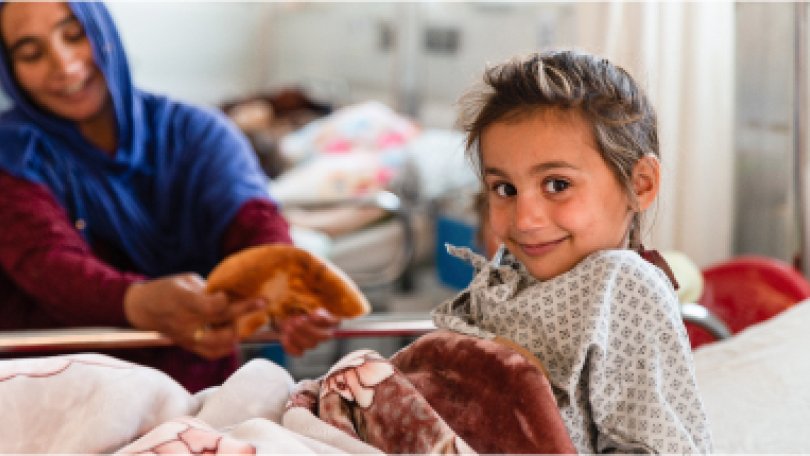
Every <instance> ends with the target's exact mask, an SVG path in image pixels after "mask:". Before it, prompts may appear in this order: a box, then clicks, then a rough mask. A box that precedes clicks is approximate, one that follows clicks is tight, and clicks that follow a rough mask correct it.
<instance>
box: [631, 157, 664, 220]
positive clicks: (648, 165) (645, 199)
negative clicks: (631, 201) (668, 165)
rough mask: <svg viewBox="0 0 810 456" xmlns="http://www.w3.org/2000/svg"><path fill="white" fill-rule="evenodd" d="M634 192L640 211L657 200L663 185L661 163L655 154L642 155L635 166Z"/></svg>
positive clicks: (633, 177) (633, 176)
mask: <svg viewBox="0 0 810 456" xmlns="http://www.w3.org/2000/svg"><path fill="white" fill-rule="evenodd" d="M631 179H632V182H633V192H634V193H635V195H636V202H637V203H638V208H637V210H638V211H644V210H646V209H647V208H648V207H650V205H651V204H652V203H653V201H655V198H656V197H657V196H658V190H659V188H660V186H661V163H660V162H659V161H658V158H657V157H656V156H655V155H652V154H647V155H645V156H643V157H641V158H640V159H639V160H638V162H636V165H635V166H634V167H633V175H632V177H631Z"/></svg>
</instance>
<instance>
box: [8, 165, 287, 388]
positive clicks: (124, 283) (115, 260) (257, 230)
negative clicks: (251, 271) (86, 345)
mask: <svg viewBox="0 0 810 456" xmlns="http://www.w3.org/2000/svg"><path fill="white" fill-rule="evenodd" d="M0 226H2V228H0V330H15V329H42V328H66V327H74V326H120V327H128V326H130V325H129V322H127V320H126V318H125V315H124V308H123V298H124V293H125V292H126V290H127V287H129V285H130V284H132V283H133V282H134V281H137V280H142V279H145V277H144V276H143V275H141V274H139V273H138V272H137V271H135V270H134V267H133V266H132V263H131V261H130V260H129V259H128V258H127V256H126V255H125V254H124V253H123V252H122V251H120V250H118V249H116V248H115V247H114V246H112V245H110V244H105V243H103V242H94V245H93V247H92V248H91V247H90V245H89V244H88V243H87V242H86V241H85V240H84V238H83V237H82V236H81V234H79V231H78V230H77V229H76V228H75V227H74V225H73V223H72V222H71V220H70V219H69V218H68V214H67V213H66V212H65V210H64V208H62V206H61V205H60V204H59V203H58V202H57V201H56V199H55V198H54V197H53V195H52V194H51V192H50V190H48V188H47V187H45V186H43V185H39V184H35V183H31V182H29V181H26V180H23V179H19V178H16V177H13V176H11V175H9V174H7V173H5V172H2V171H0ZM288 229H289V227H288V225H287V223H286V221H285V220H284V219H283V217H282V216H281V214H280V213H279V211H278V209H277V208H276V206H275V205H274V204H273V203H272V202H270V201H267V200H261V199H254V200H250V201H248V202H246V203H245V204H244V205H243V206H242V207H241V208H240V209H239V211H238V212H237V214H236V216H235V217H234V219H233V221H232V222H231V223H230V225H229V226H228V228H227V230H226V231H225V234H224V235H223V238H222V244H221V245H222V254H223V256H225V255H227V254H229V253H232V252H235V251H238V250H240V249H243V248H245V247H249V246H253V245H259V244H267V243H290V242H291V240H290V236H289V231H288ZM178 272H183V271H178ZM105 353H108V354H112V355H114V356H117V357H120V358H123V359H128V360H130V361H134V362H138V363H141V364H145V365H149V366H152V367H156V368H158V369H161V370H163V371H164V372H166V373H168V374H169V375H171V376H173V377H174V378H175V379H176V380H177V381H179V382H180V383H181V384H183V385H184V386H185V387H186V388H188V389H189V390H190V391H192V392H194V391H197V390H199V389H202V388H204V387H206V386H211V385H215V384H219V383H221V382H222V381H223V380H224V379H225V378H227V376H228V375H229V374H230V373H232V372H233V370H234V369H235V368H236V363H237V360H236V357H235V354H234V355H233V356H231V357H228V358H225V359H222V360H217V361H208V360H206V359H204V358H201V357H199V356H197V355H195V354H193V353H190V352H187V351H185V350H182V349H180V348H177V347H168V348H145V349H129V350H116V351H108V352H105ZM34 354H35V355H41V354H42V353H34ZM22 355H29V354H26V353H22V352H20V353H15V354H14V356H22Z"/></svg>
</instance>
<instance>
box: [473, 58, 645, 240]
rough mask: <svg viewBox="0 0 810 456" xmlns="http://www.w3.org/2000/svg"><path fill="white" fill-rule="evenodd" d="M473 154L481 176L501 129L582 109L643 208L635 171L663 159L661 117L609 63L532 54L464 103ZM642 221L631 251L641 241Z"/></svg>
mask: <svg viewBox="0 0 810 456" xmlns="http://www.w3.org/2000/svg"><path fill="white" fill-rule="evenodd" d="M460 105H461V109H460V115H459V124H460V126H461V128H462V129H463V130H464V131H466V132H467V154H468V156H469V158H470V159H471V160H472V162H473V164H474V165H475V166H476V168H478V170H479V173H480V171H481V151H480V139H481V134H482V133H483V131H484V129H486V128H487V127H488V126H490V125H492V124H493V123H495V122H499V121H503V120H513V119H516V118H520V117H522V116H526V115H528V114H531V113H533V112H535V111H537V110H542V109H546V108H559V109H578V110H580V111H581V112H582V113H583V114H584V115H585V116H586V118H587V119H588V120H589V121H590V122H591V124H592V125H593V131H594V136H595V137H596V142H597V144H598V145H599V152H600V154H601V155H602V159H604V160H605V163H607V165H608V167H609V168H610V170H611V171H612V172H613V174H614V176H615V177H616V179H617V180H618V181H619V182H620V183H621V184H622V185H623V186H624V188H625V191H626V193H627V195H628V197H629V198H630V201H631V202H632V204H633V205H634V206H635V205H636V203H635V193H634V192H633V188H632V181H631V179H632V171H633V167H634V166H635V164H636V163H637V162H638V160H639V159H640V158H642V157H644V156H645V155H647V154H653V155H654V156H655V157H656V158H657V157H659V152H658V128H657V121H656V116H655V111H654V110H653V108H652V106H651V105H650V102H649V100H648V99H647V97H646V96H645V95H644V93H643V92H642V90H641V89H640V88H639V87H638V85H637V84H636V82H635V81H634V80H633V78H632V77H631V76H630V75H629V74H628V73H627V72H626V71H625V70H624V69H622V68H620V67H618V66H615V65H613V64H611V63H610V62H608V61H607V60H605V59H602V58H599V57H595V56H593V55H589V54H585V53H580V52H575V51H557V52H547V53H539V54H531V55H528V56H526V57H522V58H514V59H511V60H509V61H507V62H504V63H502V64H499V65H496V66H493V67H488V68H487V69H486V70H485V71H484V77H483V81H482V82H480V83H478V84H477V85H475V86H473V87H472V88H470V89H469V90H468V91H467V92H466V93H465V94H464V95H462V97H461V100H460ZM640 222H641V220H640V214H639V213H638V212H636V213H635V214H634V216H633V221H632V225H631V230H630V246H631V247H633V248H637V247H638V246H639V244H640V240H641V226H640Z"/></svg>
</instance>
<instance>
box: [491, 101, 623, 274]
mask: <svg viewBox="0 0 810 456" xmlns="http://www.w3.org/2000/svg"><path fill="white" fill-rule="evenodd" d="M480 145H481V164H482V169H483V172H484V181H485V185H486V188H487V198H488V203H489V220H490V226H491V228H492V231H493V234H494V235H495V236H496V237H497V238H499V240H500V241H501V242H504V243H505V244H506V246H507V247H508V248H509V251H510V252H512V253H513V254H514V255H515V256H516V257H517V259H518V260H520V262H521V263H523V264H524V265H525V266H526V267H527V268H528V270H529V272H530V273H531V274H532V275H533V276H534V277H536V278H537V279H540V280H546V279H550V278H552V277H556V276H557V275H559V274H561V273H563V272H565V271H568V270H569V269H571V268H572V267H574V265H576V264H577V263H579V262H580V261H581V260H582V259H583V258H585V257H586V256H588V255H589V254H591V253H593V252H595V251H597V250H602V249H614V248H620V247H622V246H623V243H624V240H625V236H626V234H627V232H628V228H629V224H630V220H631V217H632V211H631V203H630V200H629V198H628V196H627V193H626V192H625V190H624V187H623V186H622V185H621V184H620V183H619V182H618V181H617V179H616V177H614V175H613V173H612V172H611V171H610V169H609V168H608V165H607V164H606V163H605V161H604V160H603V159H602V157H601V155H600V154H599V150H598V149H599V148H598V145H597V143H596V139H595V137H594V134H593V131H592V126H591V124H590V123H589V122H588V121H587V120H586V119H585V117H584V115H582V114H581V113H579V112H578V111H576V110H566V111H564V110H561V109H554V108H549V109H544V110H540V111H537V112H534V113H530V114H527V115H525V116H523V117H518V118H517V119H515V120H508V121H501V122H496V123H494V124H492V125H490V126H488V127H487V128H485V129H484V131H483V133H482V135H481V141H480Z"/></svg>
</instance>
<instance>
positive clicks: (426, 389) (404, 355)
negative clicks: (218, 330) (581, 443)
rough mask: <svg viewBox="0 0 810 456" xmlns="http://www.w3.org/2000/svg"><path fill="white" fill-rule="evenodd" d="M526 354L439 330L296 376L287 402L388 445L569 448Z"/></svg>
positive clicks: (442, 449) (439, 449) (395, 448)
mask: <svg viewBox="0 0 810 456" xmlns="http://www.w3.org/2000/svg"><path fill="white" fill-rule="evenodd" d="M532 358H533V357H531V355H529V354H528V353H525V352H524V353H520V352H519V351H516V350H514V349H513V348H512V347H510V346H509V344H508V343H506V344H504V343H498V342H497V341H491V340H484V339H478V338H474V337H470V336H465V335H461V334H458V333H454V332H451V331H446V330H439V331H435V332H433V333H430V334H428V335H425V336H423V337H421V338H419V339H418V340H417V341H416V342H414V343H413V344H411V345H409V346H408V347H406V348H404V349H402V350H401V351H400V352H398V353H397V354H395V355H394V356H393V357H392V358H391V359H390V360H386V359H384V358H382V357H380V356H379V355H378V354H376V353H375V352H372V351H369V350H361V351H357V352H353V353H351V354H349V355H347V356H346V357H345V358H343V360H341V361H340V362H338V363H337V364H336V365H335V366H334V367H333V368H332V369H331V370H330V371H329V373H327V375H326V376H325V377H324V378H322V379H321V380H320V381H305V382H302V383H301V384H299V386H298V389H297V390H296V392H294V393H293V396H292V399H291V401H290V404H289V406H290V407H295V406H299V407H306V408H308V409H309V410H311V411H312V412H313V413H315V414H316V415H317V416H318V417H319V418H320V419H322V420H324V421H326V422H327V423H329V424H331V425H333V426H335V427H337V428H339V429H342V430H343V431H344V432H347V433H348V434H350V435H352V436H354V437H356V438H358V439H360V440H362V441H364V442H366V443H369V444H371V445H373V446H375V447H377V448H379V449H380V450H382V451H384V452H386V453H422V454H425V453H434V454H435V453H442V454H457V453H464V452H471V451H476V452H480V453H575V452H576V450H575V448H574V446H573V444H572V443H571V440H570V439H569V437H568V433H567V431H566V429H565V426H564V424H563V422H562V420H561V419H560V416H559V411H558V408H557V405H556V402H555V400H554V396H553V394H552V392H551V387H550V385H549V383H548V380H547V379H546V376H545V375H544V374H543V371H542V368H541V367H540V365H539V363H538V361H537V360H536V359H532Z"/></svg>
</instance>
